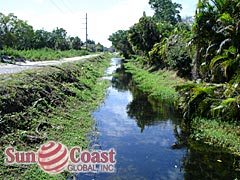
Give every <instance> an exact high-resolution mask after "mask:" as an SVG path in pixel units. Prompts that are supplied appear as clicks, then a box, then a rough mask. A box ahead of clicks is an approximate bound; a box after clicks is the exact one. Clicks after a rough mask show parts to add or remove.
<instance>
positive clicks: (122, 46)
mask: <svg viewBox="0 0 240 180" xmlns="http://www.w3.org/2000/svg"><path fill="white" fill-rule="evenodd" d="M108 40H109V41H111V42H112V45H113V46H114V47H115V48H116V50H118V51H120V53H121V54H122V55H123V56H124V57H125V58H126V59H129V58H130V57H131V55H132V54H134V52H133V50H132V46H131V44H130V43H129V41H128V30H118V31H117V32H115V33H113V34H112V35H110V36H109V38H108Z"/></svg>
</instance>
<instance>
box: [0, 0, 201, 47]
mask: <svg viewBox="0 0 240 180" xmlns="http://www.w3.org/2000/svg"><path fill="white" fill-rule="evenodd" d="M148 1H149V0H0V12H2V13H4V14H8V13H14V14H15V15H16V16H17V17H18V18H20V19H22V20H25V21H27V22H28V23H29V24H30V25H32V26H33V27H34V29H45V30H47V31H52V30H53V29H54V28H56V27H62V28H64V29H66V30H67V32H68V35H71V36H79V37H80V38H81V39H82V40H85V30H84V28H85V25H84V23H85V20H84V18H85V14H86V13H88V29H89V31H88V35H89V39H92V40H95V42H96V43H97V42H100V43H102V44H103V45H105V46H110V45H111V43H110V42H109V41H108V40H107V39H108V37H109V35H111V34H112V33H113V32H116V31H117V30H120V29H128V28H129V27H130V26H132V25H133V24H134V23H136V22H138V19H139V18H140V17H141V16H142V14H143V11H146V13H147V15H152V14H153V11H152V10H151V8H150V6H149V5H148ZM173 2H177V3H180V4H182V6H183V10H182V12H181V15H182V16H183V17H184V16H190V15H194V12H195V8H196V4H197V0H173Z"/></svg>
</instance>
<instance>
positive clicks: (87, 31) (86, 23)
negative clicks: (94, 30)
mask: <svg viewBox="0 0 240 180" xmlns="http://www.w3.org/2000/svg"><path fill="white" fill-rule="evenodd" d="M87 19H88V17H87V13H86V50H87V49H88V26H87Z"/></svg>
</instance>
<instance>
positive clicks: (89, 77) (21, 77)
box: [0, 56, 110, 179]
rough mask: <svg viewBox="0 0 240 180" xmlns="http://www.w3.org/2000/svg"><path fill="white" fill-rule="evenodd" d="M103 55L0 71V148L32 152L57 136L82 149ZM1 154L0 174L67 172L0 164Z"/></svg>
mask: <svg viewBox="0 0 240 180" xmlns="http://www.w3.org/2000/svg"><path fill="white" fill-rule="evenodd" d="M109 59H110V58H109V57H106V56H105V57H103V56H101V57H95V58H92V59H88V60H86V61H84V62H80V61H79V62H74V63H66V64H63V65H61V66H56V67H49V68H46V67H45V68H42V69H37V70H30V71H26V72H22V73H19V74H14V75H5V76H2V77H1V79H0V86H1V88H0V94H1V96H0V104H1V106H0V108H1V109H0V115H1V116H0V117H1V118H0V123H1V136H0V153H1V154H2V155H3V154H4V150H5V148H6V147H7V146H9V145H11V146H13V147H15V148H16V149H17V150H18V151H21V150H24V151H26V150H33V151H36V150H37V149H38V148H39V145H40V144H42V143H44V142H45V141H48V140H53V141H60V142H62V143H63V144H65V145H66V146H67V147H68V148H71V147H73V146H80V147H82V148H83V149H86V148H88V145H89V142H88V140H87V138H86V136H87V134H90V133H91V131H92V129H91V128H92V127H93V126H92V125H93V123H94V120H93V118H92V116H91V111H92V110H94V109H95V108H96V107H97V105H98V104H99V103H100V101H101V100H102V98H103V97H104V89H105V87H106V86H107V82H105V81H103V80H102V79H101V78H100V77H102V75H103V74H104V70H105V69H106V68H107V66H108V65H109ZM12 107H14V108H12ZM3 158H4V155H3V156H1V157H0V166H1V168H0V178H1V179H66V176H70V175H69V174H68V173H67V172H63V173H61V174H59V175H57V176H51V175H48V174H46V173H44V172H43V171H42V170H40V168H39V167H38V166H37V165H33V166H27V168H25V167H24V168H23V167H21V166H19V167H15V168H12V167H8V166H4V165H3V161H4V159H3ZM67 174H68V175H67Z"/></svg>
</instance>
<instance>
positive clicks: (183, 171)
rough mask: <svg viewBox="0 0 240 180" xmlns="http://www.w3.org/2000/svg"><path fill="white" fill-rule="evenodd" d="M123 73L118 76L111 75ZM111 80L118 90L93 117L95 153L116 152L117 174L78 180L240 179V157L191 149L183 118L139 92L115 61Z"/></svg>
mask: <svg viewBox="0 0 240 180" xmlns="http://www.w3.org/2000/svg"><path fill="white" fill-rule="evenodd" d="M114 72H117V73H118V74H117V76H115V75H114V76H112V75H111V74H112V73H114ZM107 74H108V75H109V76H107V77H105V79H108V80H109V81H110V82H111V83H112V85H111V86H110V87H109V88H108V89H107V90H106V98H105V100H104V102H103V103H102V104H101V105H100V106H99V108H98V109H97V110H96V111H95V112H93V117H94V118H95V119H96V124H95V133H94V134H95V135H93V136H91V137H90V140H91V147H90V148H92V149H101V150H108V149H111V148H114V149H115V150H116V152H117V155H116V160H117V163H116V172H114V173H79V174H76V175H75V176H76V179H78V180H107V179H110V180H178V179H179V180H181V179H185V180H197V179H198V180H206V179H223V180H228V179H229V180H231V179H232V180H237V177H238V178H240V175H239V171H237V167H238V166H239V164H237V163H238V161H237V160H236V158H235V157H232V156H228V155H226V154H224V153H222V152H219V151H211V152H208V151H207V150H206V149H208V148H206V147H202V146H199V147H198V146H196V148H195V149H189V148H188V147H187V146H185V145H184V144H185V143H184V141H183V140H182V139H184V136H185V135H184V133H183V132H182V131H181V128H180V119H179V118H178V116H177V114H176V113H175V112H174V108H173V107H172V106H171V105H168V104H167V103H166V102H165V103H164V102H155V101H154V100H153V99H150V98H148V97H147V96H146V95H144V94H143V93H141V92H139V91H138V90H137V89H136V87H135V86H134V83H132V81H131V78H130V77H129V75H127V74H125V73H124V70H123V69H122V68H121V59H117V58H113V59H112V64H111V67H110V68H109V69H108V70H107Z"/></svg>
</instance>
